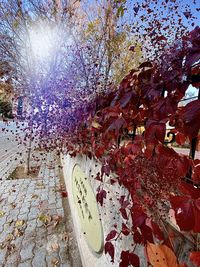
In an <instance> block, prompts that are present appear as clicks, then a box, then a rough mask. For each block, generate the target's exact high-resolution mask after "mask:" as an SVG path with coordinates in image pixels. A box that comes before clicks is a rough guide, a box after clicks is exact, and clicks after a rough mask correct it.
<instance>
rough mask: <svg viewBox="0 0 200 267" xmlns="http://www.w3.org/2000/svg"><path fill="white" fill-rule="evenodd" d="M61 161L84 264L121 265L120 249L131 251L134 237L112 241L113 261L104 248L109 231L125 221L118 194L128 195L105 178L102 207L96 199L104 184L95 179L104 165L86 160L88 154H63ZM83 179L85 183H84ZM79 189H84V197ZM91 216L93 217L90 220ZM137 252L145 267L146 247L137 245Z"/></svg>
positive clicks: (102, 266)
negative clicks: (84, 155)
mask: <svg viewBox="0 0 200 267" xmlns="http://www.w3.org/2000/svg"><path fill="white" fill-rule="evenodd" d="M62 164H63V172H64V178H65V183H66V187H67V191H68V198H69V205H70V209H71V214H72V219H73V224H74V230H75V235H76V238H77V242H78V247H79V250H80V255H81V259H82V264H83V267H91V266H95V267H110V266H113V267H115V266H116V267H117V266H119V262H120V253H121V248H122V247H123V250H129V249H130V251H131V250H133V247H134V246H135V245H134V243H133V240H132V238H131V237H125V236H123V238H122V239H120V238H119V239H118V240H117V242H113V245H114V246H115V262H114V263H111V258H110V256H109V255H108V254H107V255H106V254H105V253H104V251H103V247H104V240H105V238H106V236H107V234H108V233H109V232H110V231H111V230H114V229H115V228H114V225H117V229H121V225H122V220H121V215H120V214H119V201H118V200H117V196H121V195H126V191H125V189H124V188H122V187H119V185H117V184H116V185H111V184H110V183H109V178H108V177H105V179H107V180H106V181H105V182H104V189H105V191H106V192H107V195H106V201H104V204H103V206H102V207H101V205H100V204H97V202H96V200H95V198H96V193H97V188H98V187H99V186H100V185H101V182H100V181H98V180H96V179H94V178H95V177H96V174H97V173H98V172H100V170H101V165H100V164H99V163H98V162H96V161H94V160H89V159H86V157H80V156H78V157H76V158H71V157H70V156H69V155H65V156H62ZM84 180H85V181H86V183H84ZM90 186H91V187H90ZM89 187H90V189H91V190H92V191H91V192H89V191H90V189H89ZM78 191H80V192H82V199H81V195H80V194H79V192H78ZM84 191H85V192H86V193H87V196H86V195H85V193H84ZM91 194H93V196H92V195H91ZM88 195H89V196H88ZM87 202H88V203H87ZM81 205H82V206H83V207H82V208H83V211H82V208H81V209H80V206H81ZM85 205H86V208H87V209H85V208H84V207H85ZM85 211H87V212H85ZM96 211H97V214H96ZM82 213H83V214H82ZM86 217H87V218H86ZM90 217H92V218H91V219H88V218H90ZM135 253H136V254H137V255H139V256H140V261H141V267H146V266H147V263H146V259H145V257H144V249H143V247H142V246H140V245H137V247H136V249H135Z"/></svg>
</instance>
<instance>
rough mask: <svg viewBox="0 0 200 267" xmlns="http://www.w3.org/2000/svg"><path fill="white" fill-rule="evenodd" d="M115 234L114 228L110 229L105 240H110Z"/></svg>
mask: <svg viewBox="0 0 200 267" xmlns="http://www.w3.org/2000/svg"><path fill="white" fill-rule="evenodd" d="M116 234H117V231H116V230H112V231H111V232H110V233H109V234H108V235H107V237H106V241H110V240H111V239H113V238H114V237H115V236H116Z"/></svg>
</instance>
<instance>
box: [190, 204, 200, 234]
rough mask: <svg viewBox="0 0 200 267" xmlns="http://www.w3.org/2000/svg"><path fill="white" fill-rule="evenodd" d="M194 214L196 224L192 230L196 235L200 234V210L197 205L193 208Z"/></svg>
mask: <svg viewBox="0 0 200 267" xmlns="http://www.w3.org/2000/svg"><path fill="white" fill-rule="evenodd" d="M199 200H200V199H199ZM195 202H196V201H195ZM193 212H194V217H195V224H194V227H193V229H192V230H193V232H194V233H200V223H199V222H200V210H199V209H198V208H197V206H196V205H194V206H193Z"/></svg>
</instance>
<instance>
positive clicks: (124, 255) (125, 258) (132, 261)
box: [119, 250, 140, 267]
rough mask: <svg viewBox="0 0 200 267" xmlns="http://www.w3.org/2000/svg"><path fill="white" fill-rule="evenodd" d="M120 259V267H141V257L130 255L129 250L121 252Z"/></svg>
mask: <svg viewBox="0 0 200 267" xmlns="http://www.w3.org/2000/svg"><path fill="white" fill-rule="evenodd" d="M120 259H121V261H120V264H119V267H128V266H130V265H132V266H134V267H140V259H139V257H138V256H137V255H136V254H134V253H130V252H129V251H128V250H127V251H122V252H121V257H120Z"/></svg>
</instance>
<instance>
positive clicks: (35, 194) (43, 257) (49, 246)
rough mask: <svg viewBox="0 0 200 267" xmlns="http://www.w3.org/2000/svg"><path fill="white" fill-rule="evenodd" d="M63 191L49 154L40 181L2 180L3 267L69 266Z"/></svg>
mask: <svg viewBox="0 0 200 267" xmlns="http://www.w3.org/2000/svg"><path fill="white" fill-rule="evenodd" d="M65 196H66V195H65V192H64V189H63V187H62V185H61V182H60V178H59V166H58V163H57V161H56V159H55V158H54V156H53V155H52V154H50V153H49V154H47V155H46V157H45V160H44V161H43V163H42V165H41V168H40V172H39V175H38V178H35V179H30V178H27V179H18V180H2V181H0V266H1V267H15V266H16V267H17V266H19V267H29V266H33V267H45V266H52V267H56V266H60V267H64V266H70V263H69V258H68V235H67V232H66V228H65V225H66V224H65V220H64V209H63V203H62V202H63V197H65Z"/></svg>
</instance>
